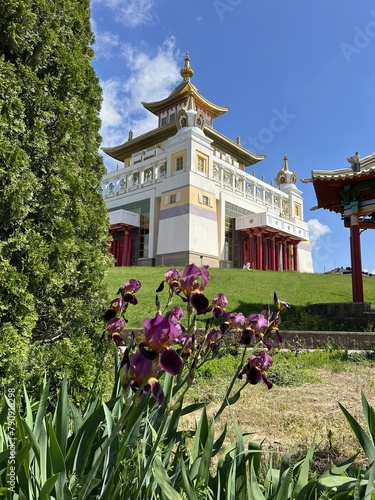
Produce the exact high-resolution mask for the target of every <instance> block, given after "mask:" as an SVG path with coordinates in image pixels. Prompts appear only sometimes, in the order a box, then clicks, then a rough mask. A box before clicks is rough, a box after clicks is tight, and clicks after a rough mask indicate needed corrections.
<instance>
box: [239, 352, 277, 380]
mask: <svg viewBox="0 0 375 500" xmlns="http://www.w3.org/2000/svg"><path fill="white" fill-rule="evenodd" d="M272 363H273V359H272V357H271V356H270V355H269V354H267V353H266V352H265V351H261V352H260V353H259V354H252V355H251V356H249V360H248V363H247V364H246V366H245V367H244V369H243V370H242V372H241V373H240V374H239V375H238V378H239V379H242V377H243V375H246V381H247V382H248V383H249V384H253V385H255V384H258V383H259V382H261V381H262V380H263V382H264V383H265V384H266V385H267V387H268V389H271V387H272V383H271V382H270V381H269V380H268V379H267V377H266V372H267V370H268V369H269V368H270V366H272Z"/></svg>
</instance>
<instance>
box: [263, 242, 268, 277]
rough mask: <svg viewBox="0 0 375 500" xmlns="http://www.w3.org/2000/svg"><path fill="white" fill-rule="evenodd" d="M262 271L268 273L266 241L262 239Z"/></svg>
mask: <svg viewBox="0 0 375 500" xmlns="http://www.w3.org/2000/svg"><path fill="white" fill-rule="evenodd" d="M262 267H263V271H268V239H267V238H263V264H262Z"/></svg>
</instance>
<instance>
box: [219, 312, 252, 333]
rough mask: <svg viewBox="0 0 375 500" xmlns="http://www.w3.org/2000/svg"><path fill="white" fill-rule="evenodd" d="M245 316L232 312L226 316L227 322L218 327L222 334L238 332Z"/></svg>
mask: <svg viewBox="0 0 375 500" xmlns="http://www.w3.org/2000/svg"><path fill="white" fill-rule="evenodd" d="M245 321H246V320H245V316H244V315H243V314H242V313H238V312H232V313H230V314H228V316H227V320H226V321H225V322H224V323H222V324H221V325H220V330H221V332H222V333H225V332H228V331H229V330H239V329H240V328H241V327H242V326H243V325H244V324H245Z"/></svg>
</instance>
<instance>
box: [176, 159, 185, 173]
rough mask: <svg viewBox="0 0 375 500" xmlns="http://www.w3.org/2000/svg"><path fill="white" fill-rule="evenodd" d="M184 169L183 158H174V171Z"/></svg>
mask: <svg viewBox="0 0 375 500" xmlns="http://www.w3.org/2000/svg"><path fill="white" fill-rule="evenodd" d="M183 169H184V157H183V156H178V157H177V158H176V171H178V170H183Z"/></svg>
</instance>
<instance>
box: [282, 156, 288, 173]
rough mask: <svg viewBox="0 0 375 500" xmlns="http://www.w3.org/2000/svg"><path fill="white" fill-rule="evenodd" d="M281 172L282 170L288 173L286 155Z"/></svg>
mask: <svg viewBox="0 0 375 500" xmlns="http://www.w3.org/2000/svg"><path fill="white" fill-rule="evenodd" d="M281 170H284V172H288V171H289V165H288V155H287V154H286V153H285V154H284V162H283V166H282V168H281Z"/></svg>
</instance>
